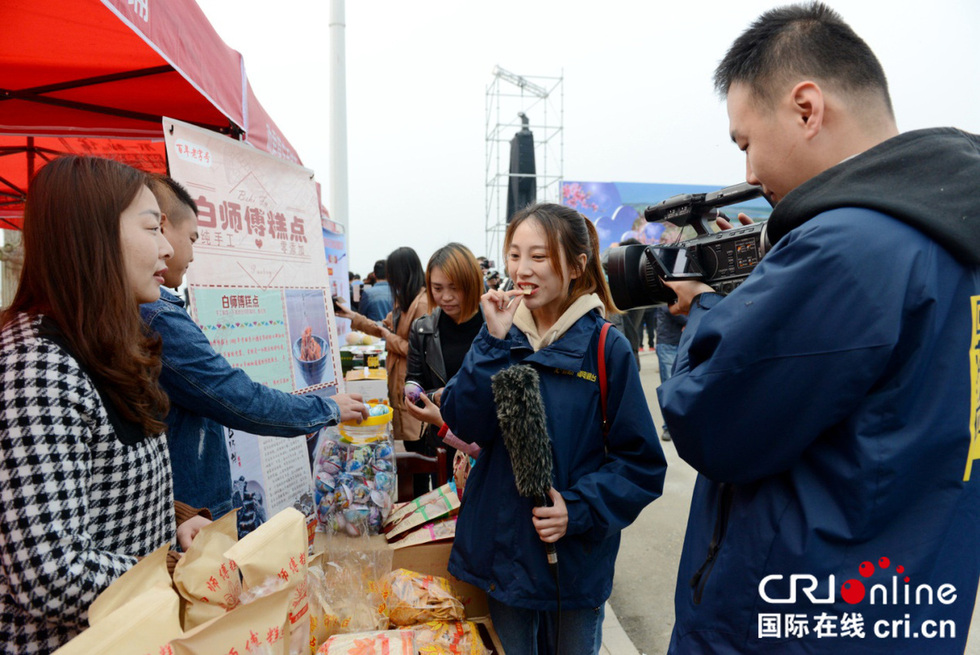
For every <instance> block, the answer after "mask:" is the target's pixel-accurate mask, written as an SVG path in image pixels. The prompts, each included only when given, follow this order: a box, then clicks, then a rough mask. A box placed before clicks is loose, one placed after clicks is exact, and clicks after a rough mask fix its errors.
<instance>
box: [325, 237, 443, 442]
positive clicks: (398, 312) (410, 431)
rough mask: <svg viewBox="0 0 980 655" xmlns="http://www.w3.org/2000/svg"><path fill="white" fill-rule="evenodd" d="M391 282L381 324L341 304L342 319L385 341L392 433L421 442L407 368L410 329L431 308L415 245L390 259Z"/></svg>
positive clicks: (397, 437)
mask: <svg viewBox="0 0 980 655" xmlns="http://www.w3.org/2000/svg"><path fill="white" fill-rule="evenodd" d="M386 268H387V275H388V284H389V285H390V286H391V295H392V297H393V298H394V301H395V302H394V307H392V310H391V312H390V313H389V314H388V316H386V317H385V319H384V320H383V321H381V323H375V322H374V321H372V320H371V319H369V318H367V317H365V316H363V315H361V314H358V313H357V312H352V311H350V310H349V309H346V308H345V307H343V305H341V310H340V311H338V312H337V316H339V317H340V318H347V319H350V321H351V327H352V328H353V329H355V330H359V331H361V332H364V333H367V334H371V335H373V336H376V337H380V338H382V339H384V340H385V350H386V351H387V355H386V358H385V369H387V371H388V402H389V403H390V404H391V408H392V410H393V416H392V423H393V425H392V433H393V434H394V436H395V439H403V440H404V441H405V442H406V448H408V444H409V443H411V442H413V441H418V439H419V436H420V434H421V431H422V426H421V423H419V420H418V419H416V418H415V417H413V416H412V415H411V414H409V413H407V412H406V411H405V369H406V367H407V360H408V331H409V329H411V327H412V321H414V320H415V319H417V318H418V317H419V316H422V315H423V314H425V313H426V312H427V311H428V308H429V305H428V302H427V300H426V295H425V272H424V271H423V270H422V262H421V261H420V260H419V256H418V255H417V254H416V253H415V251H414V250H412V249H411V248H406V247H403V248H398V249H397V250H395V251H393V252H392V253H391V254H390V255H388V259H387V261H386Z"/></svg>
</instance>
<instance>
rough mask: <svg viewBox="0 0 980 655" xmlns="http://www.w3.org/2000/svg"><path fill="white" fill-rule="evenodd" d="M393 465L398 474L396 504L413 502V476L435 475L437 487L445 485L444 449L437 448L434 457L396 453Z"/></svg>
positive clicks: (446, 479) (446, 477)
mask: <svg viewBox="0 0 980 655" xmlns="http://www.w3.org/2000/svg"><path fill="white" fill-rule="evenodd" d="M395 464H396V467H397V468H396V470H397V473H398V502H399V503H404V502H408V501H410V500H415V492H414V487H413V479H414V477H415V474H416V473H418V474H425V473H435V476H436V483H437V485H438V486H440V487H441V486H442V485H444V484H446V482H447V481H448V476H447V474H446V449H445V448H437V449H436V456H435V457H426V456H425V455H420V454H419V453H409V452H396V453H395Z"/></svg>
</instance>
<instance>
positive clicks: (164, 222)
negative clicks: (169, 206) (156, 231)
mask: <svg viewBox="0 0 980 655" xmlns="http://www.w3.org/2000/svg"><path fill="white" fill-rule="evenodd" d="M173 226H174V224H173V223H171V222H170V219H169V218H167V215H166V214H162V213H161V214H160V232H162V233H164V234H166V232H167V230H169V229H171V228H173Z"/></svg>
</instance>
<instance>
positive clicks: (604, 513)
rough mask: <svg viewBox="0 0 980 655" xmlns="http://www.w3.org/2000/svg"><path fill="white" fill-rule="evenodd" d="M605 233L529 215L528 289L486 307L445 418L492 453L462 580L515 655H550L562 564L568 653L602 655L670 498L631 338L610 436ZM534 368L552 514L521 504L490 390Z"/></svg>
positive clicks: (624, 348)
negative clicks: (630, 529) (548, 452)
mask: <svg viewBox="0 0 980 655" xmlns="http://www.w3.org/2000/svg"><path fill="white" fill-rule="evenodd" d="M598 243H599V239H598V236H597V235H596V231H595V227H594V226H593V225H592V223H590V222H589V221H588V220H586V219H585V218H584V217H582V215H581V214H579V213H578V212H575V211H574V210H572V209H569V208H567V207H562V206H560V205H550V204H543V205H534V206H531V207H528V208H526V209H524V210H522V211H521V212H518V213H517V214H516V215H515V216H514V218H513V219H512V220H511V223H510V225H509V226H508V228H507V233H506V236H505V238H504V254H505V259H506V261H507V270H508V274H509V277H510V278H511V279H512V280H514V283H515V287H514V289H512V290H511V291H507V292H503V291H496V290H491V291H488V292H487V293H486V294H484V296H483V297H482V299H481V306H482V309H483V315H484V317H485V319H486V325H485V327H484V328H483V329H482V330H481V332H480V334H479V335H478V336H477V338H476V340H475V341H474V342H473V346H472V348H471V349H470V351H469V353H468V354H467V355H466V358H465V360H464V361H463V366H462V368H461V369H460V370H459V372H458V373H457V374H456V376H455V377H454V378H453V379H452V380H451V381H450V382H449V384H448V385H447V387H446V391H445V393H444V398H443V401H442V414H443V418H444V419H445V421H446V423H447V424H448V425H449V427H450V429H452V431H453V432H454V433H455V434H456V435H458V436H459V437H460V438H461V439H463V440H465V441H469V442H475V443H477V444H479V445H480V446H481V447H482V448H483V452H482V453H481V455H480V458H479V459H478V460H477V463H476V465H475V466H474V468H473V471H472V472H471V474H470V477H469V480H468V482H467V491H466V496H465V497H464V501H463V506H462V508H461V511H460V516H459V522H458V526H457V531H456V540H455V543H454V546H453V551H452V555H451V556H450V561H449V570H450V572H451V573H452V574H453V575H455V576H456V577H458V578H460V579H461V580H465V581H467V582H470V583H472V584H474V585H476V586H478V587H480V588H482V589H484V590H486V592H487V594H488V596H489V598H490V612H491V616H492V619H493V622H494V626H495V628H496V630H497V632H498V634H499V635H500V638H501V641H502V644H503V646H504V649H505V650H506V651H507V653H508V654H509V655H514V654H518V655H519V654H521V653H538V652H548V650H549V649H550V648H551V646H552V645H553V644H554V642H555V638H554V633H555V628H556V625H555V624H556V619H557V618H558V617H557V610H558V606H559V605H558V598H557V596H556V593H557V587H556V584H555V581H554V580H553V578H552V576H551V573H550V571H549V570H548V566H547V561H546V557H545V544H544V543H543V542H547V543H554V544H555V545H556V547H557V550H558V558H559V562H560V573H559V575H560V578H559V580H560V585H559V587H560V589H561V636H560V640H561V641H560V645H559V650H560V651H561V653H562V654H563V655H572V654H575V653H597V652H598V649H599V646H600V644H601V641H602V635H601V630H602V615H603V612H602V608H603V605H604V603H605V601H606V599H607V598H608V597H609V594H610V592H611V590H612V580H613V569H614V565H615V560H616V554H617V552H618V550H619V533H620V531H621V530H622V529H623V528H625V527H626V526H628V525H629V524H630V523H631V522H632V521H633V520H634V519H635V518H636V517H637V515H638V514H639V513H640V511H641V510H642V509H643V508H644V507H645V506H646V505H648V504H649V503H650V502H651V501H653V500H654V499H655V498H657V497H658V496H659V495H660V493H661V491H662V489H663V480H664V473H665V471H666V467H667V466H666V462H665V461H664V456H663V451H662V450H661V449H660V444H659V441H658V440H657V435H656V430H655V429H654V426H653V420H652V418H651V417H650V410H649V408H648V406H647V402H646V399H645V397H644V394H643V389H642V387H641V385H640V377H639V373H638V371H637V368H636V362H635V360H634V358H633V352H632V350H631V349H630V345H629V343H628V342H627V341H626V338H625V337H623V336H622V334H620V333H619V332H617V331H616V330H610V331H609V332H608V334H607V340H606V346H605V363H606V377H607V382H608V407H607V412H608V419H609V431H608V435H607V436H605V437H604V436H603V430H602V405H601V400H600V391H599V379H598V358H599V352H598V344H599V333H600V330H601V328H602V326H603V324H604V323H605V320H604V318H603V313H605V312H612V311H616V309H615V306H614V305H613V302H612V300H611V297H610V293H609V288H608V286H607V284H606V281H605V277H604V276H603V274H602V269H601V266H600V262H599V247H598ZM517 363H523V364H528V365H531V366H533V367H534V368H535V370H536V371H537V373H538V375H539V377H540V381H541V396H542V399H543V401H544V407H545V412H546V414H547V427H548V437H549V439H550V441H551V445H552V456H553V460H554V468H553V473H552V476H553V477H552V489H551V490H550V492H549V496H550V500H551V502H552V506H550V507H541V508H534V506H533V504H532V502H531V500H530V499H527V498H523V497H521V496H519V495H518V493H517V488H516V486H515V482H514V471H513V469H512V467H511V463H510V459H509V456H508V454H507V451H506V449H505V447H504V444H503V440H502V438H501V434H500V427H499V423H498V421H497V407H496V404H495V402H494V399H493V394H492V391H491V387H490V378H491V376H493V375H494V374H495V373H497V372H498V371H500V370H502V369H504V368H507V367H509V366H511V365H513V364H517Z"/></svg>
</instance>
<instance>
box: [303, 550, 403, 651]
mask: <svg viewBox="0 0 980 655" xmlns="http://www.w3.org/2000/svg"><path fill="white" fill-rule="evenodd" d="M392 556H393V551H392V550H391V549H389V548H387V547H386V546H384V545H383V544H380V545H379V544H378V543H377V542H373V541H371V540H370V539H369V538H368V537H366V536H365V537H361V538H358V539H347V538H343V537H339V536H338V537H334V538H331V539H329V540H328V542H327V550H326V551H325V552H322V553H318V554H317V555H316V556H315V558H314V560H312V561H311V563H310V567H309V571H308V574H307V584H308V593H309V607H310V626H311V628H310V631H311V645H313V647H314V648H313V650H314V651H315V649H316V647H317V646H319V645H320V644H322V643H323V642H324V641H325V640H326V639H327V638H328V637H330V636H331V635H334V634H342V633H351V632H371V631H377V630H384V629H385V628H387V627H388V615H387V614H386V613H385V611H384V602H383V600H382V597H381V587H382V581H383V580H384V578H385V577H386V576H387V575H388V573H389V572H390V571H391V560H392Z"/></svg>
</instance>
